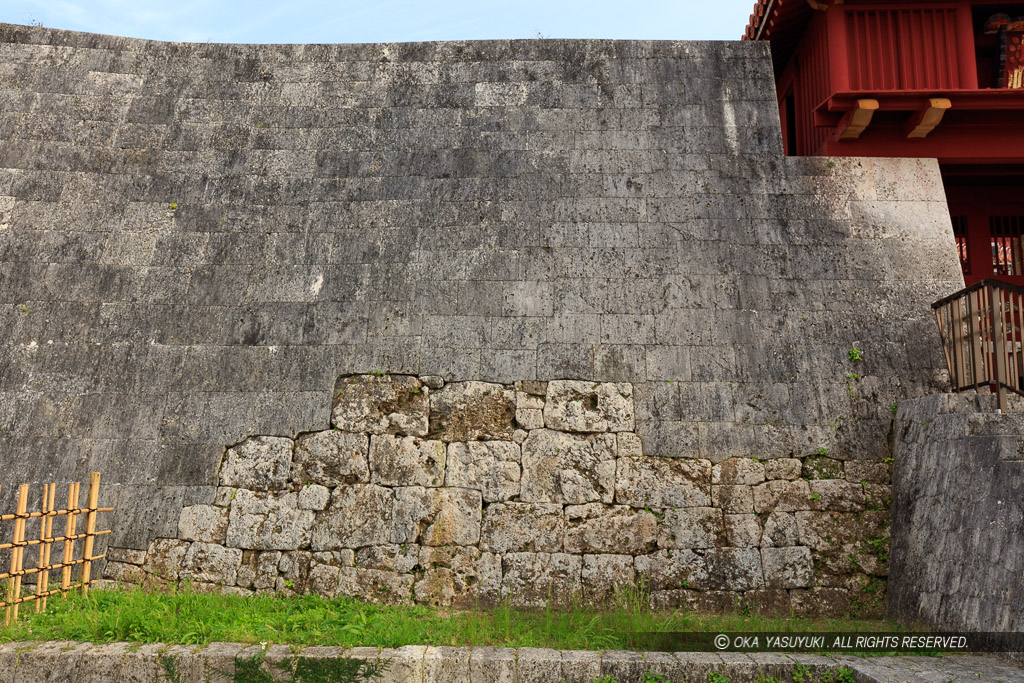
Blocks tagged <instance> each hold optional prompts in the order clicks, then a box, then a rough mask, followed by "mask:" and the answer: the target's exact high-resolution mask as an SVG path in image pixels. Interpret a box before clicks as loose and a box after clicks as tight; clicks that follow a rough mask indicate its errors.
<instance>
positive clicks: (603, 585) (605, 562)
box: [581, 555, 636, 602]
mask: <svg viewBox="0 0 1024 683" xmlns="http://www.w3.org/2000/svg"><path fill="white" fill-rule="evenodd" d="M581 576H582V585H583V597H584V599H587V600H592V601H595V602H606V601H608V600H609V599H610V598H614V597H615V595H616V594H618V593H621V591H622V590H623V589H625V588H633V587H635V586H636V572H635V571H634V570H633V557H632V555H584V556H583V570H582V574H581Z"/></svg>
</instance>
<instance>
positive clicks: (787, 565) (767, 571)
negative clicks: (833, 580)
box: [761, 546, 814, 588]
mask: <svg viewBox="0 0 1024 683" xmlns="http://www.w3.org/2000/svg"><path fill="white" fill-rule="evenodd" d="M761 562H762V565H763V567H764V580H765V585H767V586H768V588H809V587H810V586H811V585H813V583H814V564H813V562H812V558H811V549H810V548H808V547H806V546H799V547H790V548H762V549H761Z"/></svg>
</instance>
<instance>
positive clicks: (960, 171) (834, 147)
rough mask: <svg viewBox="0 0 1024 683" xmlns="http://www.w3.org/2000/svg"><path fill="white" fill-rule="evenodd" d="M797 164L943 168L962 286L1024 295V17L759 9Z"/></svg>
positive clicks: (811, 4)
mask: <svg viewBox="0 0 1024 683" xmlns="http://www.w3.org/2000/svg"><path fill="white" fill-rule="evenodd" d="M744 40H767V41H769V42H770V43H771V50H772V58H773V61H774V65H775V79H776V87H777V94H778V101H779V114H780V117H781V120H782V137H783V142H784V145H785V151H786V153H787V154H790V155H815V156H836V155H839V156H887V157H935V158H937V159H938V160H939V165H940V168H941V170H942V177H943V182H944V184H945V187H946V196H947V200H948V202H949V207H950V213H951V217H952V222H953V232H954V235H955V236H956V241H957V249H958V250H959V253H960V262H961V265H962V266H963V269H964V279H965V281H966V283H967V284H971V283H973V282H975V281H977V280H980V279H982V278H985V277H992V276H998V277H1002V278H1003V279H1007V280H1010V281H1015V282H1018V283H1024V243H1022V237H1024V83H1022V81H1024V3H1018V4H1011V3H1006V2H999V1H991V0H948V1H946V2H925V1H923V0H846V2H842V0H758V2H757V4H756V5H755V7H754V13H753V14H752V15H751V17H750V23H749V24H748V26H747V30H746V34H745V35H744Z"/></svg>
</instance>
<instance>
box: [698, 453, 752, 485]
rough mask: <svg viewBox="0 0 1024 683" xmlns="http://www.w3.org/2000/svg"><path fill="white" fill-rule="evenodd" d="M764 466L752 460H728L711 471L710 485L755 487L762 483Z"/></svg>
mask: <svg viewBox="0 0 1024 683" xmlns="http://www.w3.org/2000/svg"><path fill="white" fill-rule="evenodd" d="M764 477H765V466H764V464H763V463H760V462H758V461H756V460H754V459H753V458H730V459H729V460H725V461H724V462H720V463H717V464H716V465H715V466H714V467H713V468H712V469H711V483H712V484H725V485H739V486H755V485H757V484H760V483H761V482H763V481H764Z"/></svg>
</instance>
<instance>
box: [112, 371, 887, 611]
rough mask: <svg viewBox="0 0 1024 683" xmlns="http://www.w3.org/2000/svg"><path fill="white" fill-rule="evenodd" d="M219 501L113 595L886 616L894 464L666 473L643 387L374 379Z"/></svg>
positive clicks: (691, 466)
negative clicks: (643, 412) (643, 413)
mask: <svg viewBox="0 0 1024 683" xmlns="http://www.w3.org/2000/svg"><path fill="white" fill-rule="evenodd" d="M218 483H219V488H218V489H217V493H216V496H215V499H214V501H213V504H199V505H191V506H188V507H185V508H184V509H183V510H182V511H181V515H180V517H179V519H178V527H177V534H176V535H175V536H174V537H172V538H158V539H155V540H154V541H152V542H151V543H150V545H149V547H148V549H147V550H146V551H135V550H130V549H127V548H111V549H109V550H108V553H109V554H110V557H111V558H112V561H111V562H109V563H108V564H107V566H106V576H107V578H112V579H116V580H120V581H126V582H127V581H149V582H164V581H171V582H173V581H190V582H193V583H196V584H198V585H199V586H200V587H201V588H207V589H219V590H231V591H240V592H245V593H248V592H251V591H255V592H267V591H277V592H282V593H290V592H300V593H303V592H308V593H318V594H321V595H326V596H330V597H333V596H335V595H339V594H343V595H356V596H359V597H361V598H364V599H368V600H373V601H379V602H387V603H410V602H413V601H415V602H417V603H421V604H430V605H443V606H449V605H453V604H454V605H457V606H469V605H474V604H493V603H496V602H498V601H505V602H507V603H509V604H513V605H523V606H532V607H537V606H543V605H548V604H554V605H566V604H568V603H570V602H601V603H608V602H612V601H614V600H615V599H616V597H617V594H621V593H622V591H623V590H624V589H635V588H638V587H640V588H642V589H643V590H644V591H645V593H647V592H649V597H650V601H651V603H652V604H653V605H655V606H661V607H667V606H680V605H685V606H688V607H695V608H699V609H712V610H718V611H722V610H733V609H735V610H740V609H750V610H752V611H759V612H776V613H785V614H789V613H790V612H796V613H797V614H801V615H815V616H819V615H835V614H843V613H846V612H847V611H852V612H855V613H859V614H877V613H878V612H879V609H880V607H881V605H882V600H883V598H884V585H885V583H884V581H885V578H884V577H885V576H886V574H887V573H888V563H887V556H888V523H889V512H888V509H889V498H890V488H889V485H888V484H889V466H888V465H887V464H886V463H881V462H870V461H861V460H851V461H847V462H846V463H843V462H841V461H838V460H834V459H832V458H829V457H827V456H825V455H819V456H812V457H807V458H804V459H803V460H802V461H801V460H800V459H796V458H782V459H775V460H767V461H761V460H758V459H756V458H734V459H728V460H724V461H722V462H719V463H715V464H713V463H712V462H711V461H710V460H706V459H692V458H665V457H652V456H649V455H645V454H644V453H643V448H642V446H641V442H640V439H639V438H638V437H637V435H636V432H635V407H634V399H633V387H632V385H630V384H628V383H618V384H613V383H595V382H584V381H575V380H558V381H551V382H537V381H526V382H517V383H515V384H514V385H504V386H503V385H500V384H489V383H484V382H453V383H449V384H443V382H442V380H441V379H440V378H437V377H424V378H419V379H418V378H415V377H412V376H407V375H387V376H383V375H382V376H374V375H357V376H348V377H342V378H340V379H339V380H338V382H337V384H336V385H335V395H334V407H333V411H332V429H329V430H326V431H320V432H309V433H305V434H301V435H299V436H298V437H297V438H296V439H289V438H283V437H272V436H255V437H250V438H248V439H246V440H245V441H242V442H241V443H239V444H236V445H235V446H232V447H230V448H228V449H227V450H226V453H225V458H224V460H223V461H222V463H221V466H220V473H219V482H218Z"/></svg>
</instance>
